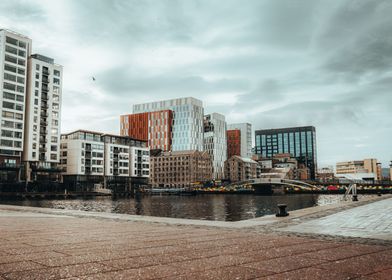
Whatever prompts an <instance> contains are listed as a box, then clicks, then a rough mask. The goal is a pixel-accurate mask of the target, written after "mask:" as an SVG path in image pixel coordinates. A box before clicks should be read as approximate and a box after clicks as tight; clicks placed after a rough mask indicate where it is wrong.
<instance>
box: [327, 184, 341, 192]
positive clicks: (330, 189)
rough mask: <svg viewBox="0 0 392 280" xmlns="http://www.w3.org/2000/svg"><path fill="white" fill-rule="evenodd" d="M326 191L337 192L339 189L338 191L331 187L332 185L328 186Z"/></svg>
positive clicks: (335, 187)
mask: <svg viewBox="0 0 392 280" xmlns="http://www.w3.org/2000/svg"><path fill="white" fill-rule="evenodd" d="M327 190H328V191H337V190H339V189H338V187H337V186H332V185H330V186H328V187H327Z"/></svg>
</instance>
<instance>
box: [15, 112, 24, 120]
mask: <svg viewBox="0 0 392 280" xmlns="http://www.w3.org/2000/svg"><path fill="white" fill-rule="evenodd" d="M15 119H17V120H23V115H22V114H19V113H15Z"/></svg>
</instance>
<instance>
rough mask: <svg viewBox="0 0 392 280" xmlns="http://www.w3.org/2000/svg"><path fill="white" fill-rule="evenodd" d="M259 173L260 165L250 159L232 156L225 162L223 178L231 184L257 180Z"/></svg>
mask: <svg viewBox="0 0 392 280" xmlns="http://www.w3.org/2000/svg"><path fill="white" fill-rule="evenodd" d="M260 173H261V167H260V165H259V164H258V163H257V162H256V161H254V160H252V159H250V158H243V157H240V156H232V157H231V158H229V159H228V160H227V161H226V162H225V178H226V179H228V180H230V181H231V182H241V181H246V180H250V179H255V178H259V177H260Z"/></svg>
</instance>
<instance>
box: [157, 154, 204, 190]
mask: <svg viewBox="0 0 392 280" xmlns="http://www.w3.org/2000/svg"><path fill="white" fill-rule="evenodd" d="M150 162H151V168H150V170H151V176H150V183H151V185H152V186H153V187H159V188H171V187H190V186H192V184H193V183H196V182H205V181H211V180H212V161H211V157H210V155H209V154H208V153H207V152H200V151H197V150H193V151H175V152H162V151H156V153H155V154H151V158H150Z"/></svg>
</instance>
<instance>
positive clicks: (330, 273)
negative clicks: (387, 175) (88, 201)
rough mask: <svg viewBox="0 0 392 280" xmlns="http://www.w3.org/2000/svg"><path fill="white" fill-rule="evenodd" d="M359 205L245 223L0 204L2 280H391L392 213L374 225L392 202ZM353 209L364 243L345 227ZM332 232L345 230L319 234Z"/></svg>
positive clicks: (387, 200) (0, 266) (356, 224)
mask: <svg viewBox="0 0 392 280" xmlns="http://www.w3.org/2000/svg"><path fill="white" fill-rule="evenodd" d="M352 205H353V204H348V205H346V206H344V207H345V210H344V211H341V210H339V209H338V210H334V207H333V206H328V207H324V208H320V209H319V210H317V209H316V208H317V207H313V208H309V209H308V210H306V209H303V210H299V211H295V212H292V213H291V214H290V216H289V217H287V218H275V217H272V216H269V217H262V218H257V219H252V220H248V221H241V222H215V221H193V220H181V219H168V218H151V217H140V216H139V217H136V216H129V215H121V214H110V213H87V212H79V211H68V210H54V209H43V208H29V207H17V206H7V205H0V240H1V242H0V279H1V280H3V279H356V278H359V279H390V276H391V274H392V242H390V240H389V239H388V238H384V237H385V236H390V235H392V229H391V228H390V226H389V225H390V223H391V222H392V220H391V216H389V219H387V220H386V221H385V223H384V219H385V218H388V217H386V216H383V217H382V218H379V219H378V220H377V223H376V224H374V223H372V222H370V221H369V219H372V221H373V218H372V217H369V213H373V212H371V211H374V213H378V214H377V215H378V216H379V215H380V213H382V212H383V211H382V209H383V210H385V211H388V209H385V207H387V208H388V207H391V205H392V198H388V199H384V200H380V201H376V202H373V203H368V204H366V203H365V204H364V205H362V206H358V207H355V208H352ZM381 208H382V209H381ZM331 211H332V212H333V211H335V212H336V213H332V214H330V215H329V213H331ZM347 211H348V212H350V213H351V214H352V215H354V216H353V217H355V218H354V220H353V222H352V224H351V225H354V226H355V227H354V228H351V230H352V231H353V232H355V231H356V229H357V228H358V227H359V226H360V225H361V224H362V225H364V226H362V231H365V232H366V234H365V235H364V236H363V237H365V238H366V239H363V240H365V241H366V242H360V243H359V242H357V240H358V238H361V236H358V235H352V236H353V237H354V238H356V239H350V234H349V230H347V225H350V223H340V222H339V221H342V219H343V220H344V219H345V218H344V217H347V219H350V216H347V215H345V213H347ZM369 211H370V212H369ZM321 213H327V215H326V216H324V217H320V215H321V216H322V214H321ZM389 213H391V211H390V208H389ZM361 221H362V222H361ZM380 224H382V226H380ZM375 225H376V226H375ZM332 226H333V227H334V230H335V231H336V232H338V231H339V230H340V229H339V227H340V226H342V227H344V228H346V231H340V232H343V234H342V235H337V236H336V237H334V232H333V231H329V232H326V231H325V230H324V231H322V230H321V231H317V232H315V230H314V229H315V228H316V227H321V228H324V229H326V228H328V227H332ZM365 227H369V228H372V232H373V235H371V233H369V232H370V231H366V230H364V229H363V228H365ZM303 228H305V229H306V230H303ZM312 230H313V232H315V235H314V236H313V235H312ZM379 231H382V232H383V235H382V236H379V235H377V234H374V233H377V232H379ZM301 234H304V235H302V236H301ZM322 234H324V235H325V234H327V235H328V234H332V235H330V236H329V237H328V238H327V239H325V238H323V237H322ZM389 234H390V235H389ZM339 236H343V237H344V238H343V239H341V238H340V237H339ZM361 240H362V239H361ZM364 243H367V244H364Z"/></svg>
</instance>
